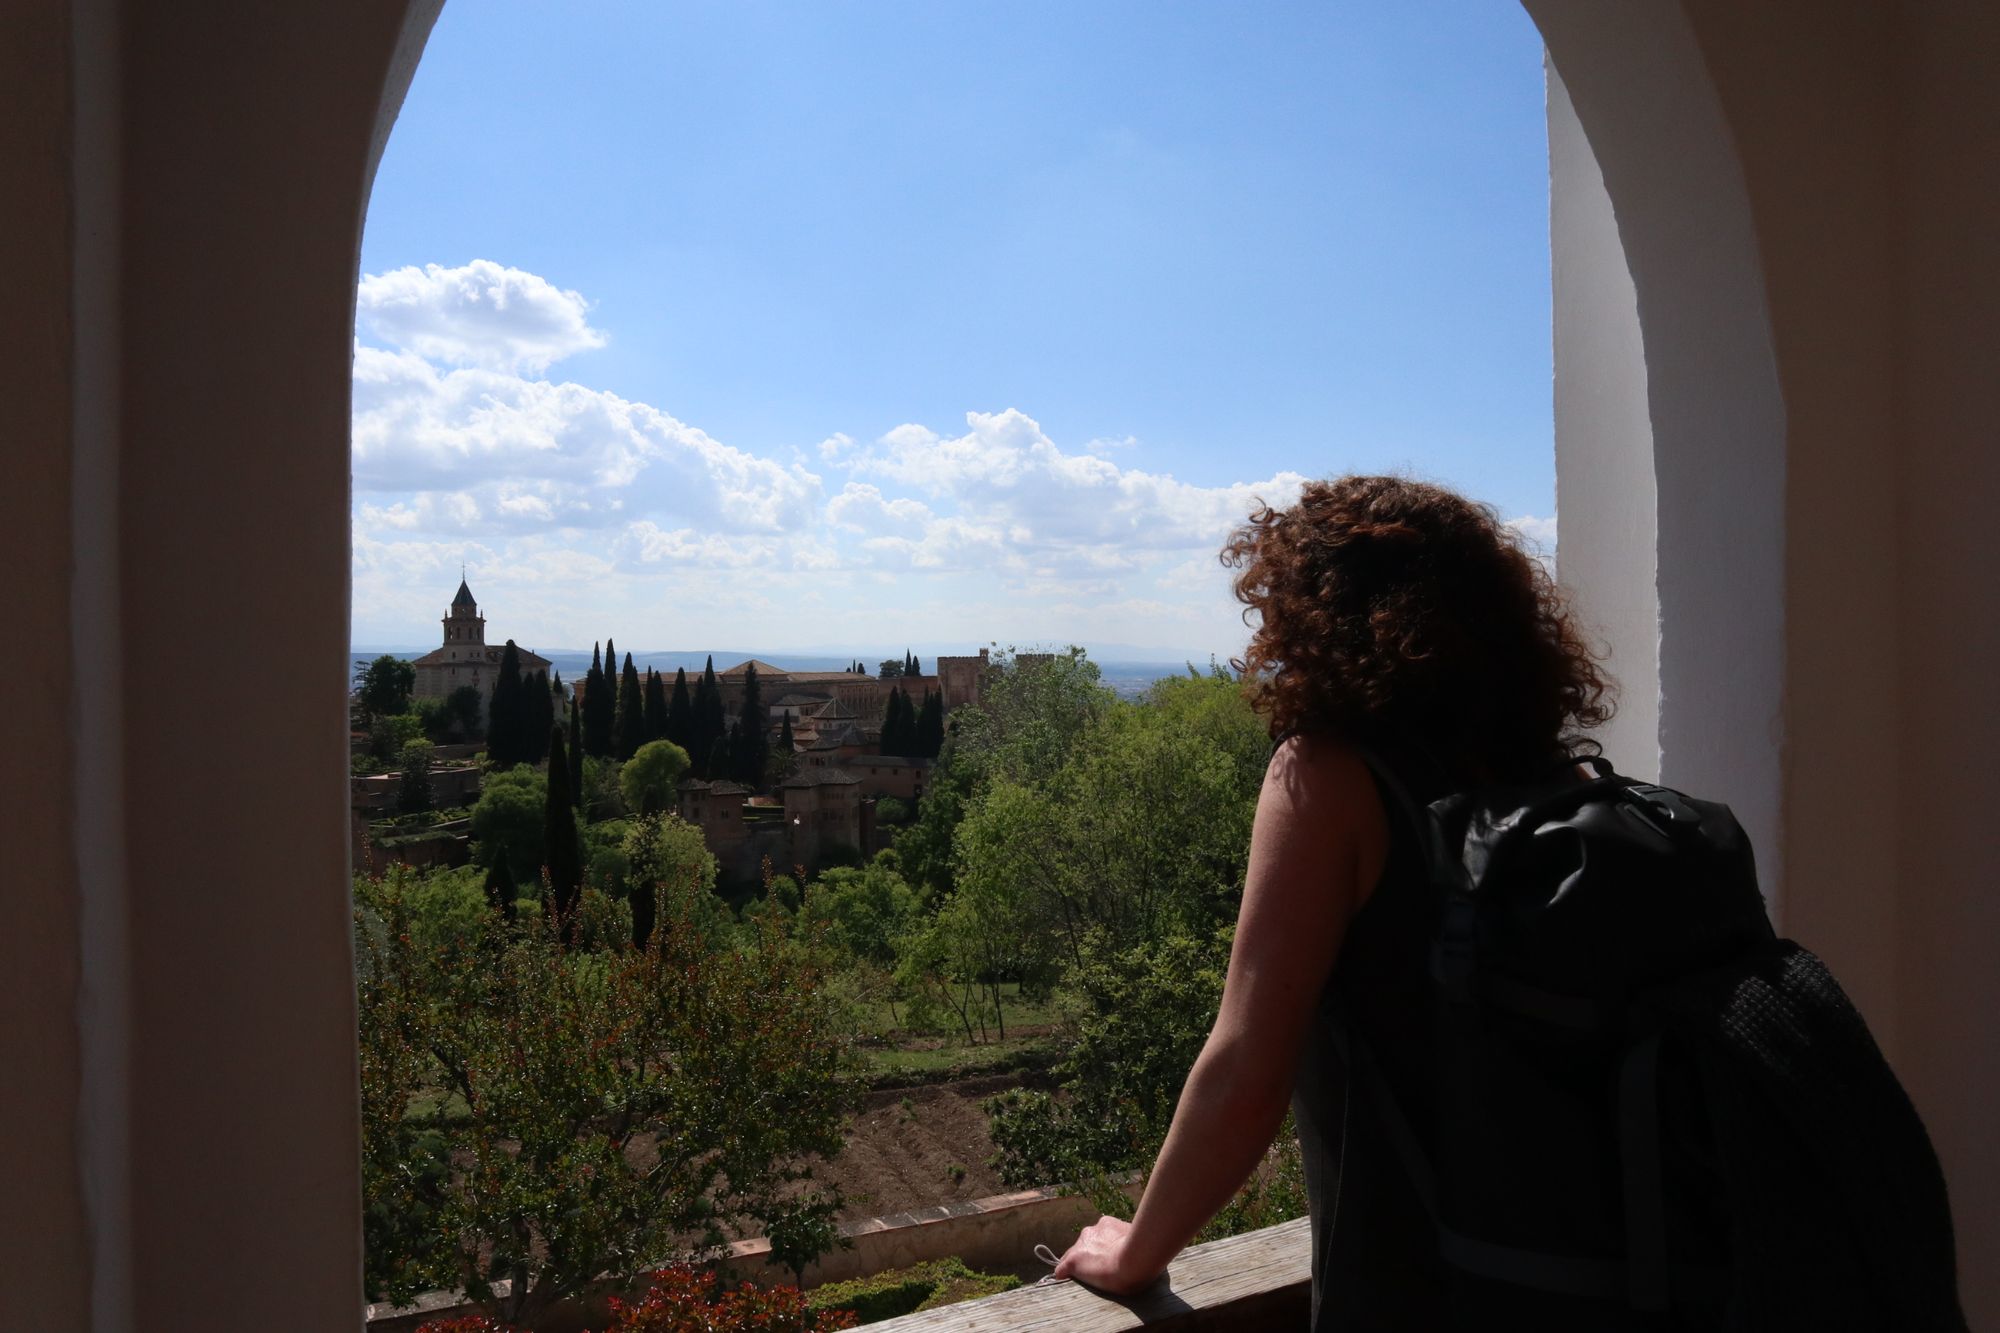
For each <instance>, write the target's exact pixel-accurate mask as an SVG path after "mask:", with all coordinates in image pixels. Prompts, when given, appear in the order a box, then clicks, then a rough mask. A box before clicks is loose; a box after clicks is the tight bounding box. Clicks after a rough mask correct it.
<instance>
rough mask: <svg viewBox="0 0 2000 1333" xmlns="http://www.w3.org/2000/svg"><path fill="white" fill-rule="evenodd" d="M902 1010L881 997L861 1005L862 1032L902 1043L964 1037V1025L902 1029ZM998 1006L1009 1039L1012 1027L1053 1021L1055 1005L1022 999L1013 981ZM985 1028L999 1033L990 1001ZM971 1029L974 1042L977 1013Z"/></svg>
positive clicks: (1003, 986) (1005, 986)
mask: <svg viewBox="0 0 2000 1333" xmlns="http://www.w3.org/2000/svg"><path fill="white" fill-rule="evenodd" d="M904 1009H905V1006H903V1005H895V1006H893V1007H892V1006H891V1005H890V1004H889V1003H888V1002H887V1001H882V1000H877V1001H875V1002H873V1003H870V1004H866V1005H863V1006H862V1008H861V1023H862V1031H863V1032H864V1033H865V1034H866V1035H868V1036H871V1037H880V1038H882V1039H884V1040H886V1041H890V1042H894V1043H897V1044H902V1043H904V1042H906V1041H915V1040H918V1039H920V1038H923V1037H944V1038H945V1039H947V1040H951V1041H958V1042H963V1041H964V1040H965V1030H964V1029H963V1028H960V1029H958V1030H957V1031H955V1032H945V1033H915V1032H906V1031H904V1030H903V1029H902V1028H901V1027H900V1026H899V1025H898V1023H897V1019H899V1018H900V1017H902V1015H903V1013H904ZM1000 1009H1001V1012H1002V1013H1003V1014H1005V1015H1006V1019H1007V1036H1008V1038H1009V1039H1010V1040H1011V1039H1012V1038H1013V1035H1014V1029H1015V1028H1017V1027H1019V1028H1030V1027H1034V1028H1039V1027H1046V1026H1048V1025H1049V1024H1050V1023H1053V1022H1054V1021H1055V1006H1053V1005H1051V1004H1048V1003H1045V1002H1042V1001H1036V1000H1024V999H1022V998H1021V987H1020V986H1019V984H1017V983H1015V982H1012V981H1008V982H1002V983H1001V986H1000ZM986 1031H987V1034H988V1035H989V1036H997V1035H998V1034H997V1032H995V1029H994V1022H993V1010H992V1008H991V1002H990V1001H989V1002H988V1008H987V1010H986ZM972 1032H973V1040H974V1041H975V1042H977V1041H978V1040H979V1019H978V1017H977V1015H975V1016H974V1017H973V1021H972Z"/></svg>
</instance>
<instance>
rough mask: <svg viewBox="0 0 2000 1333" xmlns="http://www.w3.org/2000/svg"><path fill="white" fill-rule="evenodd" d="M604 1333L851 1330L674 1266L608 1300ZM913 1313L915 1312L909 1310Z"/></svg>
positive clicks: (845, 1323) (450, 1326)
mask: <svg viewBox="0 0 2000 1333" xmlns="http://www.w3.org/2000/svg"><path fill="white" fill-rule="evenodd" d="M610 1306H611V1322H610V1323H608V1324H606V1325H605V1326H604V1333H836V1331H837V1330H840V1329H849V1328H853V1327H854V1323H855V1320H854V1316H853V1315H852V1314H850V1313H849V1312H848V1311H846V1310H843V1309H830V1308H821V1307H817V1306H808V1305H807V1303H806V1299H805V1297H803V1296H801V1295H800V1294H799V1292H798V1289H797V1288H795V1287H759V1286H757V1285H756V1284H755V1283H751V1282H745V1283H743V1284H742V1285H741V1286H738V1287H736V1288H734V1289H732V1288H730V1287H729V1286H728V1284H727V1283H725V1282H723V1281H722V1279H720V1278H718V1277H716V1276H715V1275H714V1274H712V1273H704V1272H698V1271H696V1270H694V1269H691V1268H686V1267H681V1266H676V1267H672V1268H664V1269H661V1270H660V1271H659V1272H656V1273H653V1274H651V1280H650V1284H649V1288H648V1290H647V1292H646V1295H645V1297H644V1298H643V1299H641V1300H639V1301H637V1302H634V1303H627V1302H625V1301H621V1300H617V1299H615V1298H614V1299H613V1300H612V1301H611V1302H610ZM912 1308H914V1307H912ZM417 1333H519V1331H518V1330H517V1329H515V1328H514V1327H513V1326H512V1325H509V1324H500V1323H496V1322H494V1321H493V1320H492V1319H489V1318H487V1317H486V1316H485V1315H461V1316H458V1317H456V1318H452V1319H433V1320H431V1321H430V1322H429V1323H427V1324H423V1325H421V1326H419V1327H418V1329H417Z"/></svg>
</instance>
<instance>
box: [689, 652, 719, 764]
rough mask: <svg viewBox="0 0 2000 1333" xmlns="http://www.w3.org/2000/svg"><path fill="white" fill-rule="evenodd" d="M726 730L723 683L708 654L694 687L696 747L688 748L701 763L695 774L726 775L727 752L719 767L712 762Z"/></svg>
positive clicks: (713, 661) (691, 754)
mask: <svg viewBox="0 0 2000 1333" xmlns="http://www.w3.org/2000/svg"><path fill="white" fill-rule="evenodd" d="M728 732H729V719H728V718H727V716H726V715H725V714H724V710H723V707H722V683H721V682H720V681H719V680H717V679H716V677H715V658H714V657H712V656H711V657H710V658H709V659H708V665H707V666H705V667H703V668H702V672H701V683H700V684H699V685H697V686H695V690H694V743H695V745H696V746H698V747H699V748H698V749H695V750H690V751H688V754H689V755H690V756H699V758H697V759H696V762H697V763H699V764H700V765H701V766H702V771H701V772H700V773H699V774H697V775H696V776H698V777H704V778H725V777H728V776H729V760H728V758H727V755H726V753H725V757H724V758H723V761H722V763H721V765H720V766H717V765H716V763H715V749H716V744H717V742H719V741H723V740H726V739H727V738H728Z"/></svg>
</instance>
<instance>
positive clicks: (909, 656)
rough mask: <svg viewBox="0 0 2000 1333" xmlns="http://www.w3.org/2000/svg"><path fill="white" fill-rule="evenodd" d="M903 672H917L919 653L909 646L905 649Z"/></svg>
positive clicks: (911, 674) (912, 674) (914, 673)
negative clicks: (911, 649)
mask: <svg viewBox="0 0 2000 1333" xmlns="http://www.w3.org/2000/svg"><path fill="white" fill-rule="evenodd" d="M903 674H904V675H906V676H914V675H916V674H917V655H916V654H915V653H913V652H911V651H910V650H909V649H908V648H905V649H904V650H903Z"/></svg>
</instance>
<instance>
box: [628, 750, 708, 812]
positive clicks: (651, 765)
mask: <svg viewBox="0 0 2000 1333" xmlns="http://www.w3.org/2000/svg"><path fill="white" fill-rule="evenodd" d="M691 767H693V765H692V763H691V761H690V760H689V759H688V753H687V751H686V750H683V749H682V748H681V747H680V746H678V745H675V744H674V743H673V742H672V741H647V742H646V743H645V744H644V745H642V746H640V747H639V748H638V750H637V751H636V752H635V753H634V754H633V756H632V757H631V758H630V759H628V760H627V761H626V762H625V766H624V767H623V768H621V769H619V770H618V789H619V791H621V792H622V793H624V796H625V808H626V809H628V810H630V811H632V812H633V813H634V814H640V815H657V814H661V813H663V812H665V811H669V810H672V809H673V808H674V799H675V795H676V794H677V793H678V791H679V790H680V785H681V779H682V778H685V777H686V776H687V775H688V770H689V769H690V768H691Z"/></svg>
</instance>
